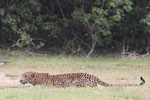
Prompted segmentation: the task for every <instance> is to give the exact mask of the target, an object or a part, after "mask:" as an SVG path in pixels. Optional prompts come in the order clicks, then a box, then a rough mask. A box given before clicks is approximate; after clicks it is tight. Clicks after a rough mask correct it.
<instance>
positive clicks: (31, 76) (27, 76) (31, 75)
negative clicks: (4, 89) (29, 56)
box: [20, 72, 36, 85]
mask: <svg viewBox="0 0 150 100" xmlns="http://www.w3.org/2000/svg"><path fill="white" fill-rule="evenodd" d="M35 76H36V73H35V72H25V73H24V74H22V76H21V79H20V83H21V84H27V83H30V84H33V85H35Z"/></svg>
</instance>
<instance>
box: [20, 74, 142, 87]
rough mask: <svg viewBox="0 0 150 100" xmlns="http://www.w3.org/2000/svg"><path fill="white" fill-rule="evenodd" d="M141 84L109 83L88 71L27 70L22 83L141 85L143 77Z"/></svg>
mask: <svg viewBox="0 0 150 100" xmlns="http://www.w3.org/2000/svg"><path fill="white" fill-rule="evenodd" d="M141 81H142V82H141V83H140V84H117V85H114V84H108V83H106V82H103V81H101V80H100V79H99V78H98V77H96V76H93V75H90V74H87V73H68V74H59V75H50V74H48V73H37V72H26V73H24V74H22V76H21V79H20V83H21V84H26V83H30V84H32V85H34V86H35V85H44V86H54V87H70V86H75V87H87V86H90V87H95V86H97V85H98V84H100V85H102V86H105V87H107V86H140V85H143V84H144V83H145V80H144V79H143V78H142V77H141Z"/></svg>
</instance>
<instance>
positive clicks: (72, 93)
mask: <svg viewBox="0 0 150 100" xmlns="http://www.w3.org/2000/svg"><path fill="white" fill-rule="evenodd" d="M4 56H5V57H6V58H7V59H8V61H9V62H10V63H9V64H7V65H5V66H2V67H0V72H3V73H5V76H7V77H10V78H12V79H13V77H19V76H20V75H21V74H22V73H24V72H26V71H37V72H48V73H50V74H59V73H71V72H86V73H89V74H93V75H95V76H97V77H99V78H101V79H102V80H103V81H106V82H108V83H113V84H117V83H121V84H124V83H139V82H140V80H139V77H140V76H143V77H144V78H145V79H146V80H147V83H146V84H145V85H144V86H141V87H107V88H105V87H102V86H98V87H94V88H90V87H87V88H76V87H68V88H52V87H41V86H36V87H32V88H17V89H3V90H0V100H150V95H149V93H150V89H149V88H150V82H149V81H148V80H149V79H150V58H138V59H135V60H131V59H120V58H119V57H90V58H83V57H61V56H48V57H31V56H26V55H21V54H20V55H19V54H18V56H8V55H4ZM14 79H15V78H14ZM0 81H2V80H0ZM6 85H8V86H9V85H10V86H13V85H15V84H6ZM0 87H3V86H0Z"/></svg>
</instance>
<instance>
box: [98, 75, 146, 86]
mask: <svg viewBox="0 0 150 100" xmlns="http://www.w3.org/2000/svg"><path fill="white" fill-rule="evenodd" d="M140 79H141V83H140V84H108V83H106V82H103V81H101V80H99V81H98V83H99V84H100V85H102V86H105V87H110V86H141V85H144V84H145V82H146V81H145V79H144V78H143V77H141V78H140Z"/></svg>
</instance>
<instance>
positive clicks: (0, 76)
mask: <svg viewBox="0 0 150 100" xmlns="http://www.w3.org/2000/svg"><path fill="white" fill-rule="evenodd" d="M19 79H20V78H19V77H6V75H5V74H4V73H3V72H0V86H8V85H18V84H20V83H19Z"/></svg>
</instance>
